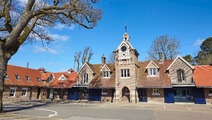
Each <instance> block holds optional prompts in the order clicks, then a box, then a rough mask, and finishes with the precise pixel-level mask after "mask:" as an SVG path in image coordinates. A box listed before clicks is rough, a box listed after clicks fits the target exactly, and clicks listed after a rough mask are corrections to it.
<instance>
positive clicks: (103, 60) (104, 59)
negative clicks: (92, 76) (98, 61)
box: [102, 54, 106, 64]
mask: <svg viewBox="0 0 212 120" xmlns="http://www.w3.org/2000/svg"><path fill="white" fill-rule="evenodd" d="M105 63H106V58H105V56H104V54H102V64H105Z"/></svg>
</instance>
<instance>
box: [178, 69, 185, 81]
mask: <svg viewBox="0 0 212 120" xmlns="http://www.w3.org/2000/svg"><path fill="white" fill-rule="evenodd" d="M177 79H178V82H185V73H184V70H182V69H179V70H177Z"/></svg>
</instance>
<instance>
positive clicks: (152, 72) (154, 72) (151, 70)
mask: <svg viewBox="0 0 212 120" xmlns="http://www.w3.org/2000/svg"><path fill="white" fill-rule="evenodd" d="M156 74H157V71H156V68H149V75H150V76H156Z"/></svg>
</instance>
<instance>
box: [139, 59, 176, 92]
mask: <svg viewBox="0 0 212 120" xmlns="http://www.w3.org/2000/svg"><path fill="white" fill-rule="evenodd" d="M153 62H154V63H155V64H156V65H157V66H158V67H159V68H160V69H159V76H158V77H149V75H148V72H147V70H146V66H147V65H148V64H149V63H150V61H144V62H139V64H140V70H139V77H138V83H137V87H138V88H171V80H170V77H169V76H168V74H167V70H166V69H167V68H168V66H169V65H170V64H171V63H172V62H173V61H172V60H164V61H163V63H162V64H159V61H157V60H154V61H153Z"/></svg>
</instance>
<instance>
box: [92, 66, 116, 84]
mask: <svg viewBox="0 0 212 120" xmlns="http://www.w3.org/2000/svg"><path fill="white" fill-rule="evenodd" d="M101 66H102V65H101V64H94V65H92V67H93V69H95V73H96V74H95V76H94V77H93V79H92V80H91V82H90V84H89V88H114V87H115V64H107V66H108V68H109V69H110V70H111V77H110V78H103V77H102V72H101V71H100V70H101V69H100V68H102V67H101Z"/></svg>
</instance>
